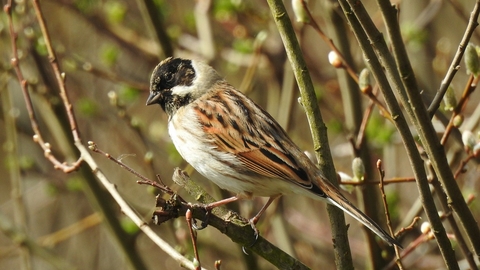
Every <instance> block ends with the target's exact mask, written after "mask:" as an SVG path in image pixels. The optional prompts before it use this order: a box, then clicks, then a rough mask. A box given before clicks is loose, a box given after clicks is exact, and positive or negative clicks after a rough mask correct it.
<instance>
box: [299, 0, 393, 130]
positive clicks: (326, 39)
mask: <svg viewBox="0 0 480 270" xmlns="http://www.w3.org/2000/svg"><path fill="white" fill-rule="evenodd" d="M301 1H302V5H303V7H304V9H305V11H306V12H307V15H308V17H309V18H310V20H309V22H308V23H307V24H308V25H310V26H312V27H313V29H315V31H317V33H318V35H319V36H320V37H321V38H322V39H323V41H324V42H325V43H327V45H328V46H329V47H330V49H331V50H332V51H334V52H335V53H336V54H337V55H338V57H339V58H340V59H341V62H342V63H341V66H340V68H343V69H345V70H346V71H347V72H348V74H349V75H350V77H351V78H352V79H353V80H354V81H355V82H356V83H357V84H358V83H359V78H358V75H357V73H356V72H355V70H353V68H352V66H350V64H349V63H348V62H347V61H345V57H344V56H343V54H342V53H341V52H340V50H339V49H338V48H337V46H336V45H335V43H333V40H332V39H331V38H329V37H328V36H327V35H326V34H325V33H324V32H323V31H322V29H321V28H320V26H319V25H318V23H317V22H316V21H315V19H314V18H313V16H312V14H311V13H310V9H309V8H308V5H307V2H306V1H305V0H301ZM362 93H363V94H365V95H366V96H367V97H368V98H370V100H371V101H373V103H375V104H376V105H377V106H378V108H379V109H380V110H381V111H382V113H383V115H384V116H385V117H386V118H387V119H389V120H390V121H393V119H392V116H391V115H390V112H389V111H388V110H387V109H386V108H385V106H384V105H383V104H382V102H380V100H378V98H377V97H376V96H375V95H374V94H372V93H371V92H369V93H364V92H363V91H362Z"/></svg>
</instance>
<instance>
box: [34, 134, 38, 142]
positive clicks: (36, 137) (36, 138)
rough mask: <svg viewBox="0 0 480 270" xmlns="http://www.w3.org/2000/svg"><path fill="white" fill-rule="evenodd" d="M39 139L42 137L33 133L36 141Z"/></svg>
mask: <svg viewBox="0 0 480 270" xmlns="http://www.w3.org/2000/svg"><path fill="white" fill-rule="evenodd" d="M39 139H40V136H38V135H37V134H35V135H33V141H34V142H38V140H39Z"/></svg>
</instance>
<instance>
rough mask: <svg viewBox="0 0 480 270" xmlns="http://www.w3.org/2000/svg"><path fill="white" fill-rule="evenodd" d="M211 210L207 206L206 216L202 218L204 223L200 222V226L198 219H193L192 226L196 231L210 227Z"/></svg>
mask: <svg viewBox="0 0 480 270" xmlns="http://www.w3.org/2000/svg"><path fill="white" fill-rule="evenodd" d="M210 211H211V210H209V209H207V208H205V217H204V218H203V220H202V223H200V226H197V220H196V219H193V223H192V228H193V229H194V230H196V231H201V230H203V229H205V228H206V227H208V220H209V219H210Z"/></svg>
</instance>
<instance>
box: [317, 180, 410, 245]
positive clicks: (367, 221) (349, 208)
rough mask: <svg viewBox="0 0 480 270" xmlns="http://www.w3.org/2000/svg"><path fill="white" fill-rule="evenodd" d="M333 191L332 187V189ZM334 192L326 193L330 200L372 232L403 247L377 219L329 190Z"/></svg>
mask: <svg viewBox="0 0 480 270" xmlns="http://www.w3.org/2000/svg"><path fill="white" fill-rule="evenodd" d="M335 190H336V189H335ZM330 191H332V189H330ZM329 193H332V194H326V195H327V197H326V198H325V199H327V201H328V202H330V203H331V204H333V205H335V206H337V207H338V208H340V209H342V210H343V211H345V212H346V213H347V214H349V215H350V216H352V217H353V218H355V219H356V220H358V221H359V222H360V223H362V224H363V225H365V226H366V227H367V228H369V229H370V230H371V231H372V232H374V233H375V234H376V235H378V236H379V237H380V238H382V239H383V240H384V241H385V242H387V243H388V244H390V245H396V246H398V247H400V248H403V247H402V245H401V244H400V242H398V241H397V239H395V238H393V237H392V236H390V234H388V233H387V232H386V231H385V230H383V229H382V228H381V227H380V226H379V225H378V224H377V223H375V221H373V220H372V219H371V218H369V217H368V216H367V215H365V214H364V213H363V212H362V211H360V210H359V209H358V208H356V207H355V206H354V205H353V204H352V203H351V202H349V201H348V200H347V199H346V198H345V197H343V195H341V194H340V193H337V192H329Z"/></svg>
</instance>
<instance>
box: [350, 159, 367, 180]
mask: <svg viewBox="0 0 480 270" xmlns="http://www.w3.org/2000/svg"><path fill="white" fill-rule="evenodd" d="M352 171H353V179H354V180H356V181H359V182H360V181H363V179H364V177H365V166H364V165H363V161H362V159H361V158H359V157H356V158H354V159H353V161H352Z"/></svg>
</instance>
